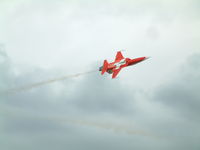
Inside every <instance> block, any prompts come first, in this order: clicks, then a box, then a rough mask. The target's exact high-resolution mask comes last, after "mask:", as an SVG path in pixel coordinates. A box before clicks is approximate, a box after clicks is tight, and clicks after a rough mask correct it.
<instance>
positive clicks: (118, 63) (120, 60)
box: [99, 51, 148, 78]
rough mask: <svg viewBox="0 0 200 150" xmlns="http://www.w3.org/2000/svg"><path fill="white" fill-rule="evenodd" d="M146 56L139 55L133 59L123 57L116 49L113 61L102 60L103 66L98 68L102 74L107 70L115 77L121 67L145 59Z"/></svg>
mask: <svg viewBox="0 0 200 150" xmlns="http://www.w3.org/2000/svg"><path fill="white" fill-rule="evenodd" d="M147 58H148V57H139V58H134V59H130V58H124V56H123V55H122V53H121V51H118V52H117V55H116V57H115V61H114V62H112V63H108V61H107V60H104V63H103V66H102V67H100V68H99V71H101V74H102V75H103V74H104V73H105V72H107V73H109V74H112V78H115V77H116V76H117V75H118V73H119V72H120V70H121V69H122V68H124V67H128V66H132V65H135V64H137V63H139V62H141V61H144V60H146V59H147Z"/></svg>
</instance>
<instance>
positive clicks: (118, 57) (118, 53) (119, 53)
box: [115, 51, 124, 61]
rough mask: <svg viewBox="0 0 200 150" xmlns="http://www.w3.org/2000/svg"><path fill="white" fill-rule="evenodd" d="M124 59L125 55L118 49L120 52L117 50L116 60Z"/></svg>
mask: <svg viewBox="0 0 200 150" xmlns="http://www.w3.org/2000/svg"><path fill="white" fill-rule="evenodd" d="M122 59H124V56H123V55H122V53H121V52H120V51H118V52H117V55H116V57H115V61H116V60H122Z"/></svg>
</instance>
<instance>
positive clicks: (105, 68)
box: [101, 60, 108, 75]
mask: <svg viewBox="0 0 200 150" xmlns="http://www.w3.org/2000/svg"><path fill="white" fill-rule="evenodd" d="M107 69H108V61H107V60H104V62H103V68H102V71H101V74H102V75H103V74H104V73H105V72H106V71H107Z"/></svg>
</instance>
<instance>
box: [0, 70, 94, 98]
mask: <svg viewBox="0 0 200 150" xmlns="http://www.w3.org/2000/svg"><path fill="white" fill-rule="evenodd" d="M93 72H96V70H92V71H87V72H82V73H77V74H73V75H66V76H62V77H59V78H54V79H49V80H46V81H41V82H38V83H33V84H30V85H25V86H22V87H19V88H13V89H8V90H6V91H3V92H0V95H10V94H14V93H18V92H22V91H25V90H30V89H32V88H36V87H39V86H43V85H46V84H51V83H54V82H58V81H63V80H66V79H68V78H74V77H78V76H82V75H86V74H90V73H93Z"/></svg>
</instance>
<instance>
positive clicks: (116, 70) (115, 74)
mask: <svg viewBox="0 0 200 150" xmlns="http://www.w3.org/2000/svg"><path fill="white" fill-rule="evenodd" d="M121 69H122V68H119V69H115V70H113V74H112V78H115V77H116V76H117V75H118V73H119V72H120V70H121Z"/></svg>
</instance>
